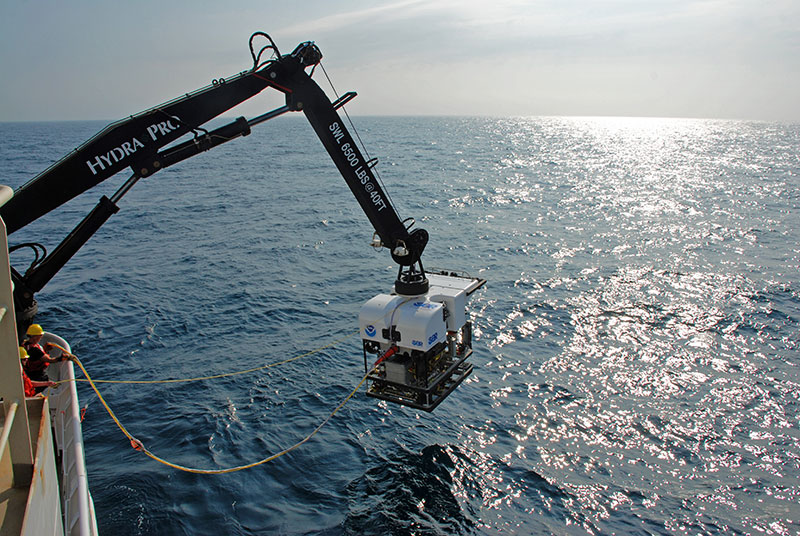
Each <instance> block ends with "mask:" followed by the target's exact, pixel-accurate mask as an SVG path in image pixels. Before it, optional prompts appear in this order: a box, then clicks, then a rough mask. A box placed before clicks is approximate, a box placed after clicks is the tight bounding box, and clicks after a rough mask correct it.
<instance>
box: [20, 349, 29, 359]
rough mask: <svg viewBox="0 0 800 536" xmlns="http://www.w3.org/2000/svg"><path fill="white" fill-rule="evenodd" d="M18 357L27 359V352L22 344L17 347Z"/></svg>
mask: <svg viewBox="0 0 800 536" xmlns="http://www.w3.org/2000/svg"><path fill="white" fill-rule="evenodd" d="M19 358H20V359H28V352H27V351H25V348H23V347H22V346H20V347H19Z"/></svg>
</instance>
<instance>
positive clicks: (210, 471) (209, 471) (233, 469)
mask: <svg viewBox="0 0 800 536" xmlns="http://www.w3.org/2000/svg"><path fill="white" fill-rule="evenodd" d="M59 348H60V347H59ZM62 351H64V352H65V353H67V354H68V355H69V356H70V358H71V359H72V361H73V362H75V364H77V365H78V366H79V367H80V369H81V371H82V372H83V375H84V376H86V381H88V382H89V385H91V387H92V389H94V392H95V394H96V395H97V398H98V399H100V402H101V403H102V404H103V406H104V407H105V408H106V411H107V412H108V414H109V415H110V416H111V418H112V419H113V420H114V422H115V423H117V426H118V427H119V429H120V430H121V431H122V433H123V434H125V437H127V438H128V440H130V442H131V446H132V447H133V448H134V449H136V450H138V451H141V452H143V453H144V454H145V455H147V456H148V457H149V458H151V459H153V460H155V461H157V462H159V463H163V464H164V465H166V466H168V467H172V468H173V469H178V470H180V471H185V472H187V473H197V474H201V475H221V474H224V473H235V472H236V471H242V470H243V469H250V468H251V467H256V466H258V465H262V464H265V463H267V462H271V461H272V460H274V459H276V458H279V457H281V456H283V455H284V454H286V453H288V452H291V451H293V450H294V449H296V448H297V447H299V446H300V445H302V444H303V443H305V442H306V441H308V440H309V439H311V438H312V437H314V436H315V435H316V434H317V432H319V431H320V429H322V427H323V426H325V424H327V423H328V421H330V420H331V418H333V416H334V415H336V413H337V412H338V411H339V410H340V409H342V406H344V405H345V404H346V403H347V402H348V401H349V400H350V399H351V398H353V395H355V394H356V393H357V392H358V390H359V389H360V388H361V386H362V385H364V382H365V381H367V378H368V377H369V375H370V374H371V373H372V372H373V371H369V372H367V374H365V375H364V377H363V378H362V379H361V381H360V382H359V383H358V385H357V386H356V388H355V389H353V390H352V391H351V392H350V394H349V395H347V397H346V398H345V399H344V400H342V402H341V403H339V405H338V406H336V408H335V409H334V410H333V411H332V412H331V413H330V415H328V416H327V417H326V418H325V420H323V421H322V422H321V423H320V424H319V426H317V427H316V428H314V430H313V431H312V432H311V433H310V434H308V435H307V436H306V437H305V438H304V439H302V440H301V441H299V442H297V443H295V444H294V445H292V446H291V447H288V448H286V449H284V450H282V451H280V452H278V453H277V454H273V455H271V456H268V457H266V458H264V459H263V460H259V461H257V462H253V463H248V464H246V465H239V466H237V467H229V468H227V469H193V468H191V467H185V466H183V465H178V464H176V463H172V462H170V461H167V460H165V459H163V458H160V457H159V456H156V455H155V454H153V453H152V452H150V451H149V450H147V448H145V446H144V444H143V443H142V442H141V441H139V440H138V439H136V438H135V437H133V435H131V433H130V432H128V430H127V429H126V428H125V426H123V425H122V423H121V422H120V421H119V419H118V418H117V416H116V415H115V414H114V411H113V410H112V409H111V408H110V407H109V405H108V404H107V403H106V401H105V399H104V398H103V395H101V394H100V391H99V390H98V389H97V386H96V385H95V383H96V382H94V381H92V378H91V377H90V376H89V373H88V372H86V368H84V366H83V363H81V362H80V360H79V359H78V358H77V357H76V356H75V355H73V354H69V353H68V352H66V351H65V350H63V349H62Z"/></svg>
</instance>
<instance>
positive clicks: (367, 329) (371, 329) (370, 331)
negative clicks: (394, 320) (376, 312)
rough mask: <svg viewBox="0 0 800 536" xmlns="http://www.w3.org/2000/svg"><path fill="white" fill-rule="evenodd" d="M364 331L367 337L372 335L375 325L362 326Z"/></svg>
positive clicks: (374, 331)
mask: <svg viewBox="0 0 800 536" xmlns="http://www.w3.org/2000/svg"><path fill="white" fill-rule="evenodd" d="M364 333H366V334H367V337H374V336H375V334H376V333H377V331H376V330H375V326H373V325H369V326H367V327H366V328H364Z"/></svg>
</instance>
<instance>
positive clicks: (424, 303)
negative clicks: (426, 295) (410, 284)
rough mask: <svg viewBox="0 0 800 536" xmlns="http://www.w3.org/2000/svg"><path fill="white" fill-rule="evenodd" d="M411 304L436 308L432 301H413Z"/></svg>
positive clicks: (424, 307)
mask: <svg viewBox="0 0 800 536" xmlns="http://www.w3.org/2000/svg"><path fill="white" fill-rule="evenodd" d="M411 305H413V306H414V307H421V308H423V309H436V305H435V304H433V303H426V302H422V301H418V302H414V303H412V304H411Z"/></svg>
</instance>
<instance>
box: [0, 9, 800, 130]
mask: <svg viewBox="0 0 800 536" xmlns="http://www.w3.org/2000/svg"><path fill="white" fill-rule="evenodd" d="M256 31H263V32H266V33H268V34H270V35H271V36H272V37H273V39H274V40H275V42H276V44H277V45H278V47H279V49H280V51H281V53H283V54H285V53H288V52H291V51H292V50H293V49H294V47H295V46H296V45H297V44H298V43H300V42H303V41H315V42H316V43H317V45H318V46H319V47H320V49H321V50H322V53H323V55H324V58H323V66H324V67H325V72H327V74H328V75H329V76H330V78H331V81H332V82H333V86H334V88H335V90H336V91H337V92H338V93H344V92H345V91H349V90H354V91H357V92H358V94H359V96H358V98H357V99H356V100H355V101H353V102H352V103H351V104H348V106H347V109H348V112H349V113H350V114H351V115H481V116H643V117H697V118H723V119H755V120H779V121H792V122H798V121H800V1H797V0H528V1H517V0H481V1H475V0H394V1H393V0H387V1H372V2H369V1H356V0H339V1H335V2H334V1H330V0H327V1H323V0H306V1H305V2H277V1H270V0H260V1H253V0H241V1H233V0H232V1H231V2H219V1H205V0H195V1H188V0H177V1H170V0H159V1H158V2H156V1H154V0H139V1H129V2H111V1H108V0H104V1H99V0H70V1H67V0H60V1H56V0H37V1H34V0H31V1H24V0H3V1H2V4H0V72H1V73H2V82H0V121H38V120H83V119H104V120H115V119H119V118H122V117H125V116H128V115H132V114H135V113H138V112H140V111H142V110H145V109H148V108H150V107H152V106H155V105H157V104H160V103H162V102H165V101H168V100H170V99H172V98H174V97H177V96H179V95H182V94H184V93H187V92H190V91H193V90H195V89H198V88H200V87H203V86H205V85H207V84H208V83H210V82H211V80H212V79H215V78H219V77H225V76H230V75H232V74H236V73H238V72H240V71H243V70H245V69H247V68H249V67H251V65H252V61H251V59H250V52H249V49H248V39H249V37H250V35H251V34H252V33H253V32H256ZM315 79H316V80H317V82H318V83H319V84H320V85H321V86H322V87H323V88H324V89H325V90H326V91H327V92H328V94H329V95H330V96H333V90H332V89H330V86H329V85H328V83H327V80H326V79H325V77H324V75H323V73H320V72H319V71H318V72H317V73H316V74H315ZM266 93H270V94H269V95H267V94H266ZM281 104H282V97H281V96H280V94H277V92H271V91H270V90H265V92H264V93H262V94H261V95H259V96H257V97H255V98H253V99H251V100H250V101H248V102H247V103H246V104H244V105H242V106H241V107H239V108H238V109H237V110H235V111H233V112H232V113H231V115H234V114H235V115H245V116H246V117H248V118H249V117H252V116H253V115H256V114H260V113H263V112H265V111H268V110H270V109H272V108H274V107H277V106H280V105H281Z"/></svg>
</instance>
